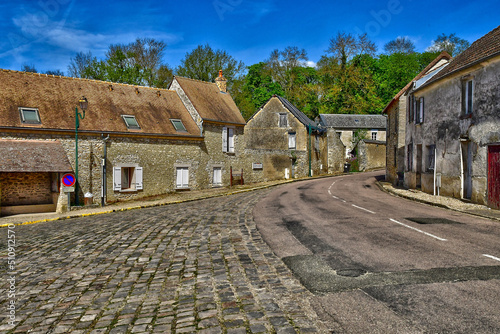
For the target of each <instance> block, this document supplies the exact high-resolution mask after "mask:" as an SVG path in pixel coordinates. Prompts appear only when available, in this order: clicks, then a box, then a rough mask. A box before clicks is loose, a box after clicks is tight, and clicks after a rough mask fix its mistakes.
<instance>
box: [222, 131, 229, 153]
mask: <svg viewBox="0 0 500 334" xmlns="http://www.w3.org/2000/svg"><path fill="white" fill-rule="evenodd" d="M227 147H228V145H227V128H226V127H223V128H222V152H227Z"/></svg>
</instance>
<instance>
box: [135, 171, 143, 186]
mask: <svg viewBox="0 0 500 334" xmlns="http://www.w3.org/2000/svg"><path fill="white" fill-rule="evenodd" d="M142 189H143V187H142V167H136V168H135V190H142Z"/></svg>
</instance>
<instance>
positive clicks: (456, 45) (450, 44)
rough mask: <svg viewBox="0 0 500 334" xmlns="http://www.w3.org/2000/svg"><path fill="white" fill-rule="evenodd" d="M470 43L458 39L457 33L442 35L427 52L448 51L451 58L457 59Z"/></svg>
mask: <svg viewBox="0 0 500 334" xmlns="http://www.w3.org/2000/svg"><path fill="white" fill-rule="evenodd" d="M469 46H470V43H469V42H468V41H466V40H465V39H462V38H460V37H458V36H457V35H456V34H455V33H453V34H449V35H446V34H444V33H443V34H441V35H438V37H437V38H436V40H435V41H434V42H433V44H432V45H431V46H429V47H428V48H427V50H426V51H427V52H441V51H446V52H448V53H449V54H450V55H451V56H453V57H455V56H457V55H459V54H460V53H462V52H464V51H465V50H466V49H467V48H468V47H469Z"/></svg>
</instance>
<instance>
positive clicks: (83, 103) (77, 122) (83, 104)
mask: <svg viewBox="0 0 500 334" xmlns="http://www.w3.org/2000/svg"><path fill="white" fill-rule="evenodd" d="M78 103H79V104H80V109H82V111H83V115H82V114H80V113H79V112H78V106H77V107H75V179H76V182H75V203H76V205H78V204H80V203H79V200H78V128H79V127H80V120H79V119H78V118H80V119H82V120H83V119H84V118H85V110H87V107H88V105H89V102H88V101H87V99H86V98H85V96H83V97H82V98H81V99H80V100H78Z"/></svg>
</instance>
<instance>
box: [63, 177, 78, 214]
mask: <svg viewBox="0 0 500 334" xmlns="http://www.w3.org/2000/svg"><path fill="white" fill-rule="evenodd" d="M61 183H62V185H63V186H62V191H63V192H65V193H67V194H68V208H71V193H72V192H74V191H75V183H76V178H75V176H74V175H73V174H71V173H66V174H64V175H63V176H62V178H61Z"/></svg>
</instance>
